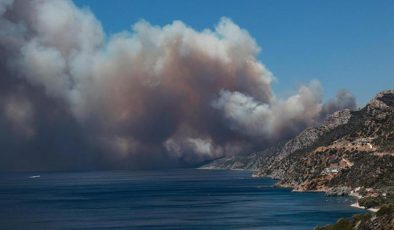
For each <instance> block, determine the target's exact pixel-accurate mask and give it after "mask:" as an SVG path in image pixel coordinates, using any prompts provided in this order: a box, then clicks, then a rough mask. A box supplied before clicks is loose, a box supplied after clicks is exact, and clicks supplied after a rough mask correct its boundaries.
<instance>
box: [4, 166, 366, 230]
mask: <svg viewBox="0 0 394 230" xmlns="http://www.w3.org/2000/svg"><path fill="white" fill-rule="evenodd" d="M34 175H35V174H32V173H6V174H5V173H2V174H0V229H40V230H41V229H43V230H44V229H270V230H276V229H286V230H287V229H313V227H315V226H317V225H320V226H321V225H325V224H328V223H334V222H335V221H336V220H337V219H338V218H340V217H351V216H352V215H353V214H355V213H360V212H363V211H362V210H359V209H355V208H351V207H350V206H349V205H350V204H351V203H352V202H354V200H353V199H351V198H349V197H325V196H324V194H322V193H313V192H311V193H309V192H308V193H298V192H291V191H290V190H289V189H280V188H274V187H273V184H274V183H275V181H273V180H271V179H267V178H252V177H251V175H250V172H245V171H222V170H198V169H179V170H168V171H137V172H136V171H103V172H73V173H70V172H67V173H58V172H57V173H40V177H38V176H36V177H34ZM32 176H33V177H32Z"/></svg>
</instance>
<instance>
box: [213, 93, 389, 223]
mask: <svg viewBox="0 0 394 230" xmlns="http://www.w3.org/2000/svg"><path fill="white" fill-rule="evenodd" d="M210 167H214V168H230V169H234V168H237V169H250V170H253V171H254V175H255V176H268V177H273V178H275V179H278V185H279V186H284V187H292V188H293V189H294V190H295V191H324V192H326V193H327V194H329V195H347V194H352V195H356V196H358V197H361V199H359V205H360V206H364V207H367V208H380V207H382V206H383V205H391V204H394V90H388V91H383V92H381V93H379V94H378V95H377V96H376V97H375V98H373V99H372V100H371V101H370V102H369V103H368V104H367V105H366V106H365V107H364V108H362V109H360V110H358V111H349V110H345V111H340V112H336V113H334V114H332V115H331V116H330V117H328V119H327V120H326V121H325V122H324V123H323V124H322V125H321V126H318V127H312V128H308V129H306V130H304V131H303V132H301V133H300V134H299V135H298V136H296V137H295V138H293V139H291V140H289V141H288V142H286V143H283V144H278V145H277V146H275V147H272V148H269V149H266V150H264V151H261V152H258V153H253V154H250V155H248V156H243V157H232V158H223V159H220V160H218V161H215V162H212V163H211V164H210ZM393 216H394V215H393V214H387V215H384V216H380V217H379V218H380V219H381V220H384V221H385V223H393V224H394V221H393V218H394V217H393ZM371 218H372V219H371ZM371 218H370V219H368V220H367V219H366V220H365V221H364V222H362V223H364V225H365V226H367V227H368V226H372V225H374V226H375V225H376V226H379V224H381V223H382V222H381V221H380V222H379V221H376V219H378V220H379V218H378V217H377V216H373V217H371ZM352 223H353V224H355V223H361V222H359V221H358V222H357V221H355V222H354V221H353V222H352ZM340 224H342V223H340ZM357 226H362V225H360V224H358V225H357ZM353 227H354V226H353ZM353 227H352V228H353ZM367 227H366V228H365V229H368V228H367ZM390 227H393V228H392V229H394V226H390ZM352 228H349V229H352ZM327 229H331V228H327ZM334 229H335V228H334ZM354 229H356V228H354ZM357 229H364V228H357ZM373 229H374V228H373ZM376 229H384V228H376ZM389 229H390V228H389Z"/></svg>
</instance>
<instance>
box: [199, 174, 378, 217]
mask: <svg viewBox="0 0 394 230" xmlns="http://www.w3.org/2000/svg"><path fill="white" fill-rule="evenodd" d="M196 169H203V170H231V171H247V172H251V173H252V174H251V177H252V178H269V179H274V180H278V181H279V180H280V179H277V178H273V177H270V176H260V175H258V174H256V173H255V171H253V170H249V169H226V168H217V167H198V168H196ZM273 187H276V188H290V189H292V190H291V191H292V192H320V193H325V194H327V192H329V190H328V189H321V190H302V189H296V188H295V187H294V186H291V185H286V184H278V183H276V184H275V185H273ZM344 196H349V197H354V198H356V202H355V203H352V204H350V205H349V206H350V207H353V208H358V209H363V210H366V211H370V212H373V213H376V212H377V211H378V210H379V209H377V208H365V207H363V206H360V205H359V204H358V200H359V199H361V198H363V196H361V195H360V194H358V193H357V192H354V191H351V192H350V193H349V194H347V195H344Z"/></svg>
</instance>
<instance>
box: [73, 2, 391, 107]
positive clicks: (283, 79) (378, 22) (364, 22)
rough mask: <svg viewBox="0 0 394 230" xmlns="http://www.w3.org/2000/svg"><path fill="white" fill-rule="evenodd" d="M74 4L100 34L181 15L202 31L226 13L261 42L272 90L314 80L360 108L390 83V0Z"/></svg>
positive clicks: (286, 92)
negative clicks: (342, 91)
mask: <svg viewBox="0 0 394 230" xmlns="http://www.w3.org/2000/svg"><path fill="white" fill-rule="evenodd" d="M74 2H75V4H76V5H78V6H80V7H88V8H89V9H90V10H91V11H92V12H93V14H94V15H95V16H96V17H97V19H98V20H99V21H100V22H101V24H102V26H103V28H104V30H105V32H106V33H107V35H111V34H115V33H118V32H121V31H123V30H130V28H131V26H132V25H133V24H135V23H136V22H137V21H139V20H146V21H148V22H150V23H151V24H153V25H159V26H164V25H166V24H169V23H171V22H173V21H174V20H181V21H183V22H184V23H185V24H187V25H188V26H191V27H192V28H194V29H196V30H203V29H205V28H210V29H213V28H214V26H215V25H216V24H217V23H218V22H219V20H220V18H221V17H223V16H224V17H228V18H230V19H232V20H233V21H234V23H236V24H238V25H239V26H240V27H241V28H243V29H246V30H247V31H248V32H249V33H250V34H251V36H252V37H253V38H254V39H255V40H256V41H257V44H258V45H259V46H260V47H261V48H262V51H261V53H260V54H259V58H260V60H261V61H262V62H263V63H264V64H265V65H266V66H267V68H268V69H269V70H271V71H272V72H273V74H274V75H275V77H276V79H277V80H276V82H274V84H273V90H274V91H275V93H276V94H277V95H279V96H283V97H286V96H288V95H290V94H292V93H293V92H294V90H295V89H296V88H297V87H298V86H299V85H301V84H304V83H306V82H309V81H311V80H312V79H318V80H319V81H320V82H321V84H322V86H323V88H324V98H326V99H327V98H331V97H333V96H334V95H335V93H336V91H337V90H339V89H347V90H349V91H350V92H352V93H353V94H354V95H355V96H356V98H357V102H358V105H359V106H362V105H364V104H365V103H367V102H368V101H369V100H370V98H371V97H373V96H374V95H375V94H376V93H377V92H378V91H381V90H384V89H389V88H393V86H394V14H393V13H392V12H394V1H385V0H381V1H364V0H361V1H359V0H356V1H303V0H301V1H283V0H280V1H277V0H264V1H260V0H249V1H236V0H215V1H207V0H202V1H183V0H171V1H157V0H141V1H136V0H116V1H95V0H75V1H74Z"/></svg>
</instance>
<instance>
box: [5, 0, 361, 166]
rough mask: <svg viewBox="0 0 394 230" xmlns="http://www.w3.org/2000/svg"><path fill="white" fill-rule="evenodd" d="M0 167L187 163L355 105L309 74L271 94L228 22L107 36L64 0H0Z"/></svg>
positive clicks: (249, 42)
mask: <svg viewBox="0 0 394 230" xmlns="http://www.w3.org/2000/svg"><path fill="white" fill-rule="evenodd" d="M0 17H1V18H0V72H1V76H0V140H1V142H0V149H1V150H2V151H1V152H0V169H2V170H31V169H33V170H37V169H42V170H63V169H97V168H130V169H134V168H157V167H176V166H187V165H194V164H198V163H201V162H203V161H206V160H210V159H215V158H218V157H221V156H224V155H230V154H245V153H250V152H251V151H255V150H259V149H262V148H265V147H267V146H269V145H270V144H272V143H275V142H276V141H280V140H284V139H288V138H290V137H292V136H294V135H295V134H297V132H299V131H300V130H302V129H304V128H305V127H308V126H311V125H315V124H317V123H319V122H320V121H321V120H322V119H324V117H326V115H327V114H329V113H332V112H334V111H337V110H341V109H344V108H351V109H354V108H355V105H356V103H355V99H354V97H353V96H352V95H351V94H350V93H348V92H346V91H339V92H338V94H337V96H336V98H334V99H332V100H329V101H328V102H327V103H323V101H322V88H321V86H320V84H319V82H318V81H313V82H310V83H309V84H306V85H302V86H300V87H299V89H298V90H297V92H296V93H295V94H294V95H292V96H290V97H288V98H278V97H277V96H276V95H275V93H274V92H273V91H272V87H271V83H272V81H273V80H274V77H273V74H272V73H271V72H270V71H269V70H268V69H267V68H266V67H265V66H264V65H263V64H262V63H261V62H260V60H258V55H259V52H260V47H259V46H258V45H257V44H256V41H255V40H254V39H253V37H251V35H250V34H249V33H248V32H247V31H246V30H244V29H242V28H240V27H239V26H238V25H236V24H235V23H234V22H233V21H231V20H230V19H228V18H222V19H220V21H219V22H218V23H217V25H215V27H214V29H213V30H211V29H205V30H203V31H196V30H194V29H193V28H191V27H189V26H187V25H185V24H184V23H183V22H181V21H174V22H173V23H171V24H168V25H165V26H163V27H159V26H154V25H151V24H149V22H147V21H139V22H137V23H135V24H134V25H133V27H132V30H131V31H123V32H121V33H118V34H115V35H111V36H107V35H105V34H104V32H103V29H102V27H101V25H100V22H99V21H98V20H97V19H96V18H95V16H94V15H93V14H92V13H91V12H90V11H89V10H88V9H80V8H77V7H76V6H75V5H74V4H73V3H72V2H71V1H60V0H36V1H22V0H14V1H13V0H0Z"/></svg>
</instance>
